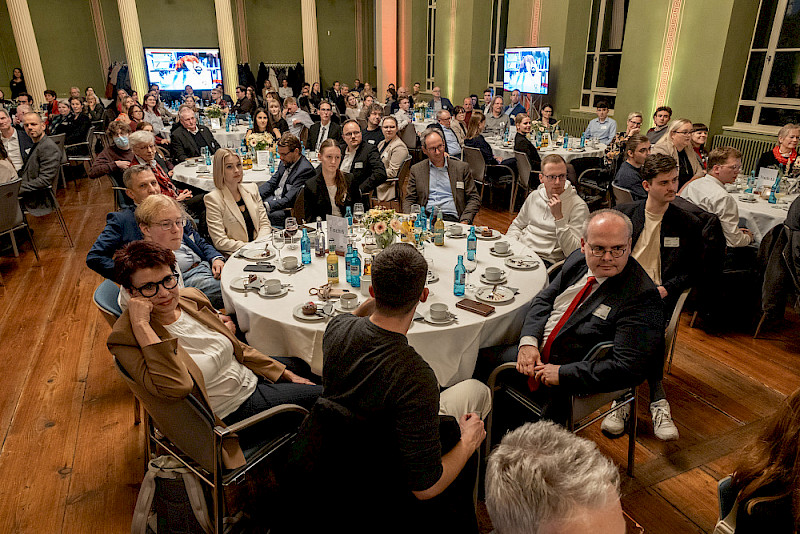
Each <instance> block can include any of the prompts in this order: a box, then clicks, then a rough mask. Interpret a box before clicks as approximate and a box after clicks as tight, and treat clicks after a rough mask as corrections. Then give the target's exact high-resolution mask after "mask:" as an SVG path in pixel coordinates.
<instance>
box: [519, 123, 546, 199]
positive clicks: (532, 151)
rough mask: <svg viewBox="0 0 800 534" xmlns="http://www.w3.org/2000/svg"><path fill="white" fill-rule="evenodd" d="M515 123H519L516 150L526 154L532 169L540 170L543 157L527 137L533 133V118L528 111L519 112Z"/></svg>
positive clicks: (532, 186)
mask: <svg viewBox="0 0 800 534" xmlns="http://www.w3.org/2000/svg"><path fill="white" fill-rule="evenodd" d="M514 123H515V124H516V125H517V134H516V135H515V136H514V150H515V151H517V152H522V153H524V154H526V155H527V156H528V161H529V162H530V164H531V170H533V171H538V170H539V169H540V168H541V165H542V159H541V158H540V157H539V152H537V151H536V147H535V146H533V143H531V142H530V141H528V138H527V137H526V136H527V134H529V133H531V125H532V123H531V118H530V117H529V116H528V114H527V113H517V116H516V117H514ZM534 187H536V186H535V185H531V189H533V188H534Z"/></svg>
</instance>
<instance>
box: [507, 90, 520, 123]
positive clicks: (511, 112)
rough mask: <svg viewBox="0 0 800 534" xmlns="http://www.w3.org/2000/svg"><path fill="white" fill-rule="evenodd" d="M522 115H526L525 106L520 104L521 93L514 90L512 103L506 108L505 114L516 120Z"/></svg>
mask: <svg viewBox="0 0 800 534" xmlns="http://www.w3.org/2000/svg"><path fill="white" fill-rule="evenodd" d="M520 113H525V106H523V105H522V104H520V102H519V91H518V90H517V89H514V90H513V91H511V103H510V104H509V105H507V106H506V109H505V110H504V111H503V114H505V115H508V118H509V119H511V120H514V118H516V116H517V115H518V114H520Z"/></svg>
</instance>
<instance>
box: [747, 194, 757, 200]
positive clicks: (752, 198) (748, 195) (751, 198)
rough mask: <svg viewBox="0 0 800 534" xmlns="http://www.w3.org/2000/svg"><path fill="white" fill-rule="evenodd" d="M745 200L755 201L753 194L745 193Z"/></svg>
mask: <svg viewBox="0 0 800 534" xmlns="http://www.w3.org/2000/svg"><path fill="white" fill-rule="evenodd" d="M745 198H747V200H755V199H756V195H755V193H747V194H746V195H745Z"/></svg>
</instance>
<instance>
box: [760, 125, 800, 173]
mask: <svg viewBox="0 0 800 534" xmlns="http://www.w3.org/2000/svg"><path fill="white" fill-rule="evenodd" d="M798 139H800V125H797V124H791V123H790V124H787V125H785V126H784V127H783V128H781V129H780V130H779V131H778V144H777V145H775V147H774V148H773V149H772V150H768V151H766V152H764V153H763V154H761V157H760V158H758V163H756V168H755V171H756V174H758V173H759V172H760V169H761V168H762V167H765V168H778V165H783V171H784V173H785V174H786V176H788V177H797V176H800V162H798V161H797V141H798Z"/></svg>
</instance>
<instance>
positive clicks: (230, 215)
mask: <svg viewBox="0 0 800 534" xmlns="http://www.w3.org/2000/svg"><path fill="white" fill-rule="evenodd" d="M243 176H244V170H243V169H242V160H241V159H240V158H239V156H238V155H237V154H236V153H235V152H234V151H232V150H228V149H227V148H220V149H219V150H217V152H216V153H215V154H214V186H215V189H214V190H213V191H211V192H210V193H208V194H207V195H206V196H205V197H204V198H203V200H204V202H205V203H206V223H207V224H208V234H209V235H210V236H211V240H212V242H213V243H214V248H216V249H217V250H219V251H220V252H222V253H223V254H225V255H227V256H230V255H231V254H232V253H234V252H236V251H237V250H239V249H240V248H242V247H243V246H244V245H245V244H246V243H249V242H250V241H254V240H256V239H260V238H266V237H267V236H268V235H269V233H270V232H271V231H272V229H271V227H270V224H269V217H268V216H267V210H266V208H264V203H263V202H261V197H260V196H259V194H258V186H257V185H256V184H254V183H246V184H245V183H242V177H243Z"/></svg>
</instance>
